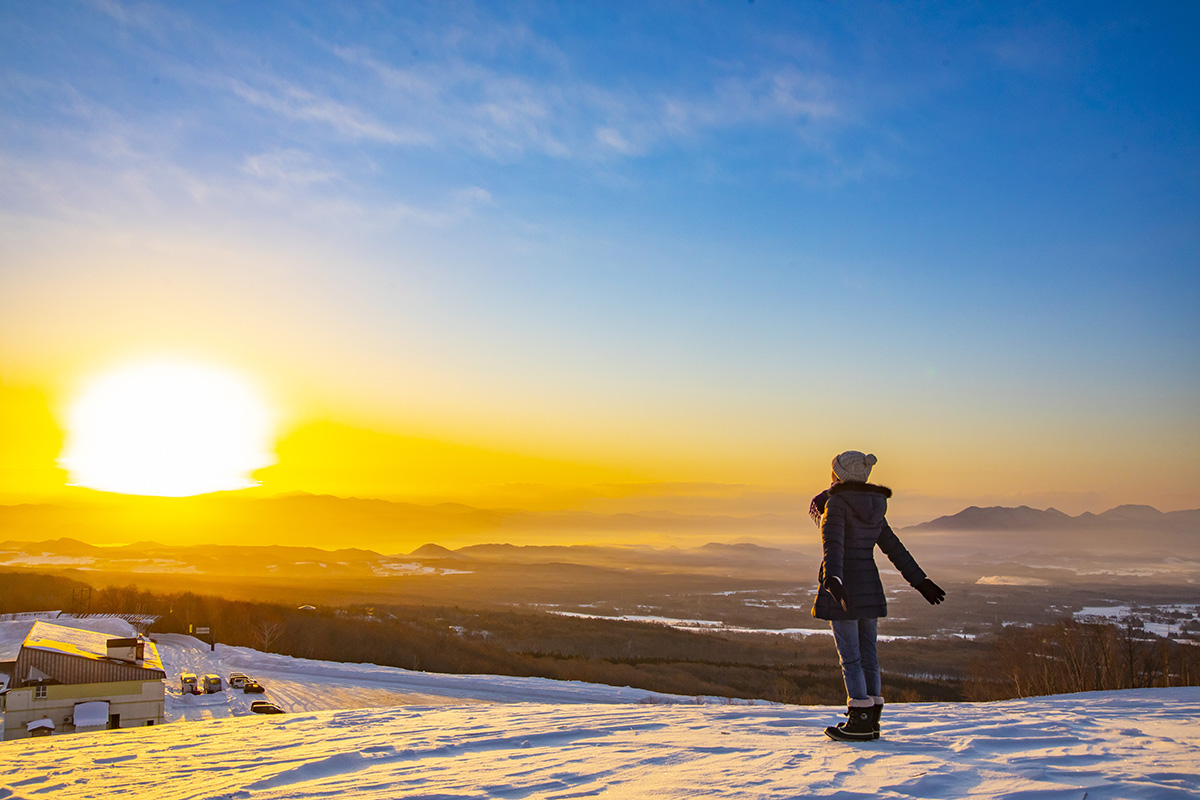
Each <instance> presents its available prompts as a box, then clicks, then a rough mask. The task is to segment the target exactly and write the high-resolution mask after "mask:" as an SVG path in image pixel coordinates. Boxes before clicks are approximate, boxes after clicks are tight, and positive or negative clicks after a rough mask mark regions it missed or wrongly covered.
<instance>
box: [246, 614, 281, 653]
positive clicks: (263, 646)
mask: <svg viewBox="0 0 1200 800" xmlns="http://www.w3.org/2000/svg"><path fill="white" fill-rule="evenodd" d="M284 627H285V626H284V624H283V623H282V622H280V621H279V620H275V619H260V620H257V621H255V623H254V624H253V625H252V626H251V631H252V633H253V635H254V642H255V643H256V644H257V645H258V649H260V650H266V651H268V652H269V651H270V649H271V645H273V644H275V640H277V639H278V638H279V637H280V636H282V635H283V631H284Z"/></svg>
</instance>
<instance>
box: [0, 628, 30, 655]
mask: <svg viewBox="0 0 1200 800" xmlns="http://www.w3.org/2000/svg"><path fill="white" fill-rule="evenodd" d="M32 627H33V622H31V621H29V620H16V621H5V620H0V661H16V660H17V655H18V654H20V652H21V645H23V644H24V643H25V637H26V636H28V635H29V630H30V629H31V628H32Z"/></svg>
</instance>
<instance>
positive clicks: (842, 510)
mask: <svg viewBox="0 0 1200 800" xmlns="http://www.w3.org/2000/svg"><path fill="white" fill-rule="evenodd" d="M891 496H892V490H891V489H889V488H887V487H886V486H876V485H874V484H871V483H859V482H857V481H844V482H842V483H837V484H834V485H833V486H832V487H830V489H829V499H828V501H827V502H826V504H825V513H824V514H823V515H822V516H821V549H822V551H823V555H824V558H823V559H822V561H821V575H820V581H821V588H820V590H819V591H818V592H817V600H816V602H815V603H814V604H813V608H812V614H813V616H814V617H817V618H819V619H831V620H833V619H871V618H875V617H886V616H887V598H886V597H885V596H884V593H883V583H882V582H881V581H880V580H879V569H878V568H877V567H876V566H875V554H874V551H875V545H879V549H880V550H882V551H883V552H884V553H885V554H887V557H888V558H889V559H891V562H892V563H893V564H895V565H896V569H898V570H900V574H901V575H903V576H904V580H906V581H908V582H909V583H910V584H911V585H913V586H916V585H917V584H918V583H920V582H921V581H923V580H924V579H925V573H924V572H923V571H922V570H921V568H920V567H919V566H918V565H917V562H916V560H915V559H914V558H913V557H912V556H911V555H909V552H908V550H906V549H905V547H904V545H903V544H901V542H900V539H899V538H897V537H896V534H895V533H893V532H892V529H891V526H889V525H888V524H887V520H886V519H885V518H884V516H885V515H886V514H887V499H888V498H889V497H891ZM831 577H838V578H841V579H842V586H843V588H845V590H846V604H847V605H848V606H849V607H850V610H849V611H845V610H843V609H842V606H841V604H840V603H838V601H836V600H834V599H833V595H831V594H830V593H829V592H828V591H827V590H826V589H825V580H826V578H831Z"/></svg>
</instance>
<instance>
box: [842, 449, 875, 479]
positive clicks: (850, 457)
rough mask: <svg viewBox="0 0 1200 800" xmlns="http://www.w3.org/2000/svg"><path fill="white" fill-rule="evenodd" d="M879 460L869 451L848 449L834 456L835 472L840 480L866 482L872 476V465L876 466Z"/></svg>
mask: <svg viewBox="0 0 1200 800" xmlns="http://www.w3.org/2000/svg"><path fill="white" fill-rule="evenodd" d="M877 461H879V459H877V458H876V457H875V456H873V455H870V454H868V453H860V452H859V451H857V450H847V451H846V452H844V453H839V454H838V455H837V456H835V457H834V459H833V474H834V475H835V476H836V477H837V479H838V480H839V481H861V482H862V483H866V482H867V478H869V477H871V467H873V466H875V463H876V462H877Z"/></svg>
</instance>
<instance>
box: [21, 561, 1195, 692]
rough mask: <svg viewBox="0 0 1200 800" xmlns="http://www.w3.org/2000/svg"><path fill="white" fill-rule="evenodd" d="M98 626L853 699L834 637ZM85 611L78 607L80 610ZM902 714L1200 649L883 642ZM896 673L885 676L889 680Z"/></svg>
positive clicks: (1113, 635)
mask: <svg viewBox="0 0 1200 800" xmlns="http://www.w3.org/2000/svg"><path fill="white" fill-rule="evenodd" d="M88 588H89V587H88V585H87V584H85V583H83V582H81V581H75V580H71V579H68V578H64V577H57V576H47V575H36V574H31V573H3V574H0V613H11V612H20V611H41V610H50V609H62V610H68V611H69V610H72V608H71V604H72V603H73V602H75V603H78V599H79V597H80V596H81V594H82V591H81V590H83V589H88ZM88 596H89V600H90V607H89V608H88V609H86V610H87V611H90V612H92V613H107V614H122V615H145V616H152V617H158V621H157V622H156V623H155V624H154V625H153V627H152V628H151V629H150V631H149V632H150V634H151V636H153V634H154V633H156V632H157V633H190V632H192V630H193V629H194V628H196V627H208V628H210V629H211V630H212V631H213V633H214V635H215V637H216V640H217V641H218V642H219V643H222V644H227V645H237V646H246V647H252V648H255V649H259V650H264V651H269V652H276V653H281V654H284V655H291V656H297V657H301V658H312V659H319V660H328V661H341V662H350V663H354V662H361V663H371V664H379V665H382V666H395V667H401V668H404V669H412V670H424V671H429V672H445V673H458V674H466V673H473V674H495V675H513V676H533V677H545V678H553V679H556V680H578V681H586V682H592V683H602V684H609V685H615V686H631V687H634V688H641V689H645V690H647V691H654V692H662V693H667V694H678V695H684V696H696V695H716V696H722V697H730V698H745V699H764V700H773V701H777V702H784V703H796V704H805V705H825V704H839V703H841V702H842V701H843V700H844V697H845V690H844V688H843V686H842V681H841V672H840V670H839V668H838V664H837V658H836V655H835V653H834V650H833V645H832V643H831V642H830V641H829V640H828V638H826V637H809V638H806V639H796V638H792V637H785V636H762V635H741V634H735V633H728V632H703V633H701V632H691V631H680V630H676V629H673V628H669V627H666V626H663V625H647V624H643V623H635V622H623V621H618V620H601V619H586V618H576V617H564V616H559V615H554V614H547V613H543V612H532V611H516V610H513V611H500V610H494V609H491V610H488V609H473V608H464V607H460V606H442V605H407V606H400V605H389V606H373V607H372V606H362V605H356V606H346V607H342V608H334V607H326V608H318V609H312V608H305V607H302V608H296V607H291V606H286V605H282V604H278V603H261V602H250V601H242V600H227V599H225V598H222V597H217V596H214V595H201V594H196V593H192V592H182V593H175V594H166V593H157V592H150V591H146V590H141V589H139V588H138V587H136V586H134V585H128V586H107V587H103V588H99V589H94V590H92V591H90V593H89V594H88ZM75 610H80V609H75ZM880 653H881V660H882V662H883V665H884V671H885V675H884V680H885V693H886V695H887V696H888V697H889V699H891V700H893V701H895V702H920V701H925V702H928V701H956V700H963V699H969V700H1001V699H1009V698H1014V697H1028V696H1032V695H1039V694H1060V693H1070V692H1082V691H1093V690H1106V689H1127V688H1143V687H1152V686H1177V685H1197V684H1198V683H1200V647H1195V646H1188V645H1183V644H1179V643H1178V642H1174V641H1169V640H1167V639H1162V638H1159V637H1153V636H1150V635H1148V634H1147V633H1146V632H1145V631H1144V630H1142V629H1141V628H1140V627H1138V625H1137V623H1136V622H1135V621H1133V620H1132V619H1131V620H1127V621H1125V622H1123V623H1122V624H1120V625H1113V624H1097V623H1081V622H1076V621H1073V620H1064V621H1062V622H1060V623H1056V624H1053V625H1041V626H1035V627H1030V628H1018V627H1013V628H1007V629H1005V630H1004V631H1003V632H1001V633H999V634H997V635H995V636H992V637H989V638H985V639H980V640H977V641H963V640H938V641H937V642H936V646H930V642H929V641H927V640H926V641H920V640H917V641H897V642H881V643H880ZM889 668H890V670H891V671H889Z"/></svg>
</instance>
